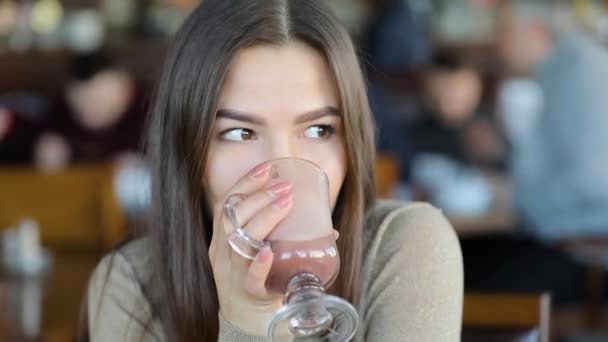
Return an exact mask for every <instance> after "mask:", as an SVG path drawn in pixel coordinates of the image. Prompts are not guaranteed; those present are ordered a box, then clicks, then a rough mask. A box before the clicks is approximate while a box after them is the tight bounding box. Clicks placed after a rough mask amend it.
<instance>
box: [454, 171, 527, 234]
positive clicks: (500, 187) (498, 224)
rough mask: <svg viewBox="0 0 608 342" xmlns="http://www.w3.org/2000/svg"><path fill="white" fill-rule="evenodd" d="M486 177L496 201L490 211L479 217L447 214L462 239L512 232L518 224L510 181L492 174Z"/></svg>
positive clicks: (502, 176)
mask: <svg viewBox="0 0 608 342" xmlns="http://www.w3.org/2000/svg"><path fill="white" fill-rule="evenodd" d="M485 176H486V178H487V179H488V181H489V183H490V184H491V186H492V188H493V189H494V201H493V204H492V207H491V208H490V210H488V211H487V212H486V213H484V214H483V215H479V216H458V215H450V214H447V219H448V220H449V221H450V223H451V224H452V226H454V229H455V230H456V233H457V234H458V236H460V237H466V236H471V235H479V234H491V233H505V232H511V231H513V229H514V228H515V226H516V224H517V220H516V217H515V214H514V213H513V204H512V199H513V194H512V184H511V181H510V179H508V178H507V177H505V176H504V175H500V174H492V173H486V174H485Z"/></svg>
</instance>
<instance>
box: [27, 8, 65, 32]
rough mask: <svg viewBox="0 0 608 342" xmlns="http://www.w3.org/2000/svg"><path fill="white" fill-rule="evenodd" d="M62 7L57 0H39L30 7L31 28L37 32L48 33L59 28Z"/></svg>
mask: <svg viewBox="0 0 608 342" xmlns="http://www.w3.org/2000/svg"><path fill="white" fill-rule="evenodd" d="M62 19H63V7H62V6H61V4H60V3H59V1H58V0H40V1H38V2H37V3H36V4H35V5H34V7H33V8H32V29H33V30H34V32H36V33H39V34H44V35H46V34H50V33H53V32H55V31H57V30H58V29H59V27H60V26H61V21H62Z"/></svg>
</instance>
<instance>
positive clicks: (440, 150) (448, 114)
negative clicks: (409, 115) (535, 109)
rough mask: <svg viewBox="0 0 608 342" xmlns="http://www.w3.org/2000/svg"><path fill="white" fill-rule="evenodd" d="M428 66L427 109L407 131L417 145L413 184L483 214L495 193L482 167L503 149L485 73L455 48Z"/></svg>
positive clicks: (462, 210)
mask: <svg viewBox="0 0 608 342" xmlns="http://www.w3.org/2000/svg"><path fill="white" fill-rule="evenodd" d="M425 69H426V71H425V76H424V92H423V93H424V100H423V101H422V102H423V106H422V111H421V114H420V115H419V116H418V118H417V119H416V120H414V121H413V122H412V123H411V124H410V125H408V129H407V131H406V132H404V134H407V135H408V136H409V137H410V139H411V141H412V145H413V148H414V158H413V160H412V162H411V165H410V168H411V174H412V184H413V185H414V187H418V188H420V189H421V190H422V193H426V194H427V195H428V196H429V197H430V199H431V201H432V202H433V203H435V204H436V205H438V206H440V207H441V208H442V209H444V210H446V211H447V212H448V213H450V214H459V215H481V214H483V213H484V212H485V211H486V210H488V209H489V207H490V204H491V201H492V197H493V194H492V189H491V187H490V185H489V184H488V181H487V180H486V179H485V178H484V176H483V174H482V172H481V170H482V169H487V168H494V167H495V165H496V164H498V163H499V161H500V159H501V157H502V152H503V151H502V144H501V141H500V137H499V134H498V131H497V129H496V128H495V126H494V124H493V123H492V122H491V118H490V117H489V116H488V115H486V114H485V113H484V111H483V108H482V107H483V106H482V77H481V74H480V73H479V71H477V70H476V69H475V68H474V67H473V66H470V65H468V64H467V63H466V62H465V61H463V60H462V59H461V58H459V56H457V55H455V54H454V53H451V52H449V51H437V52H436V53H435V54H434V55H433V58H432V61H431V63H430V65H429V66H427V67H426V68H425Z"/></svg>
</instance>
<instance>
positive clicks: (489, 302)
mask: <svg viewBox="0 0 608 342" xmlns="http://www.w3.org/2000/svg"><path fill="white" fill-rule="evenodd" d="M550 309H551V308H550V296H549V295H548V294H529V295H528V294H522V295H516V294H479V293H467V294H465V297H464V311H463V322H462V324H463V326H465V327H467V326H468V327H492V328H498V329H508V328H537V329H538V330H539V331H540V335H541V341H546V340H548V336H549V318H550V314H551V313H550Z"/></svg>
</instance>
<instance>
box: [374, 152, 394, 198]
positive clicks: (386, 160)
mask: <svg viewBox="0 0 608 342" xmlns="http://www.w3.org/2000/svg"><path fill="white" fill-rule="evenodd" d="M397 184H399V163H398V160H397V159H396V158H394V157H393V156H389V155H379V156H378V157H377V158H376V192H377V194H378V196H379V197H383V198H387V197H390V195H391V193H392V191H393V189H394V188H395V186H397Z"/></svg>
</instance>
